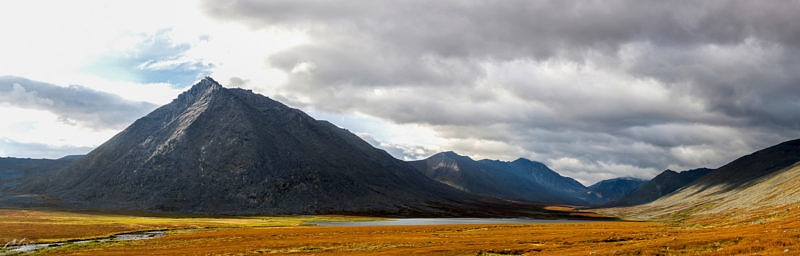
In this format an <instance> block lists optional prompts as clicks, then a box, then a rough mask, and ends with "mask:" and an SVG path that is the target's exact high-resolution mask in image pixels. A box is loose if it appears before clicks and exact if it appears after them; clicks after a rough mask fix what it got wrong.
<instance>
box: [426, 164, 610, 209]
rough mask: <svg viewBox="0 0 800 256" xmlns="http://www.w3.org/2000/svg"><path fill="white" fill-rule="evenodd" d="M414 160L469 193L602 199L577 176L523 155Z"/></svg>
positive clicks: (554, 200) (582, 201)
mask: <svg viewBox="0 0 800 256" xmlns="http://www.w3.org/2000/svg"><path fill="white" fill-rule="evenodd" d="M411 163H412V165H414V166H415V167H417V169H419V170H420V171H422V172H423V173H425V175H427V176H428V177H430V178H432V179H434V180H437V181H439V182H441V183H444V184H447V185H449V186H451V187H453V188H457V189H459V190H462V191H466V192H470V193H476V194H481V195H487V196H494V197H499V198H506V199H511V200H521V201H528V202H536V203H545V204H571V205H589V204H594V203H596V202H598V200H600V199H599V198H598V197H596V196H595V195H594V194H593V193H592V192H591V191H590V190H589V189H587V188H586V187H584V186H583V185H582V184H580V183H579V182H577V181H575V180H574V179H572V178H569V177H564V176H561V175H559V174H558V173H556V172H555V171H553V170H551V169H550V168H548V167H547V166H545V165H544V164H542V163H539V162H534V161H530V160H528V159H524V158H520V159H517V160H515V161H512V162H505V161H497V160H480V161H475V160H473V159H471V158H469V157H467V156H462V155H458V154H456V153H454V152H443V153H438V154H435V155H433V156H431V157H429V158H427V159H424V160H419V161H413V162H411Z"/></svg>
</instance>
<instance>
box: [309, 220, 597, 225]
mask: <svg viewBox="0 0 800 256" xmlns="http://www.w3.org/2000/svg"><path fill="white" fill-rule="evenodd" d="M576 222H593V221H591V220H564V219H560V220H545V219H528V218H404V219H392V220H382V221H307V222H306V223H310V224H316V225H319V226H336V227H357V226H408V225H453V224H498V223H576Z"/></svg>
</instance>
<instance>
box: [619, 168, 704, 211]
mask: <svg viewBox="0 0 800 256" xmlns="http://www.w3.org/2000/svg"><path fill="white" fill-rule="evenodd" d="M711 171H712V170H711V169H708V168H698V169H693V170H688V171H683V172H675V171H673V170H669V169H667V170H665V171H664V172H662V173H661V174H659V175H658V176H656V177H654V178H652V179H650V181H647V182H646V183H644V184H642V185H640V186H639V187H638V188H637V189H635V190H633V191H632V192H630V193H628V194H625V195H623V196H622V197H621V198H619V199H617V200H614V201H612V202H610V203H608V204H606V205H605V206H628V205H637V204H644V203H649V202H652V201H653V200H656V199H658V198H660V197H662V196H664V195H667V194H669V193H672V192H673V191H675V190H678V189H680V188H682V187H684V186H686V185H688V184H689V183H692V182H694V181H695V180H697V179H699V178H700V177H703V176H704V175H706V174H708V173H710V172H711Z"/></svg>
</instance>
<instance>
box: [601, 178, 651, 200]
mask: <svg viewBox="0 0 800 256" xmlns="http://www.w3.org/2000/svg"><path fill="white" fill-rule="evenodd" d="M646 182H647V180H643V179H637V178H631V177H622V178H614V179H608V180H602V181H599V182H597V183H595V184H593V185H591V186H589V190H591V191H594V192H595V193H596V194H597V195H598V196H599V197H600V198H602V199H603V201H606V202H609V201H614V200H617V199H620V198H622V197H623V196H625V195H627V194H628V193H630V192H633V191H634V190H636V189H637V188H639V186H641V185H642V184H644V183H646Z"/></svg>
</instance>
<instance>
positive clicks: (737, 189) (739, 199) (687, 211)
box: [607, 140, 800, 219]
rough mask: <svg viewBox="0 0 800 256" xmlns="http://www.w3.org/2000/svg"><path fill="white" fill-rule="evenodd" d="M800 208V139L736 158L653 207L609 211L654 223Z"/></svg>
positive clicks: (659, 199)
mask: <svg viewBox="0 0 800 256" xmlns="http://www.w3.org/2000/svg"><path fill="white" fill-rule="evenodd" d="M798 203H800V140H793V141H787V142H784V143H781V144H778V145H775V146H772V147H769V148H766V149H763V150H760V151H757V152H755V153H753V154H750V155H747V156H744V157H741V158H739V159H736V160H735V161H733V162H730V163H728V164H726V165H724V166H722V167H720V168H718V169H716V170H714V171H712V172H710V173H709V174H707V175H705V176H703V177H701V178H699V179H697V180H695V181H694V182H692V183H690V184H688V185H686V186H684V187H682V188H680V189H679V190H677V191H675V192H673V193H671V194H668V195H666V196H663V197H661V198H658V199H657V200H655V201H653V202H651V203H648V204H645V205H640V206H636V207H631V208H621V210H619V209H618V210H613V209H612V210H607V212H610V213H616V214H618V215H621V216H629V217H636V218H642V219H652V218H663V217H665V216H674V215H676V214H677V215H680V216H685V215H701V214H723V215H724V214H727V213H733V212H744V213H747V212H749V211H753V210H757V209H771V208H780V207H784V206H786V205H794V204H798Z"/></svg>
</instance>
